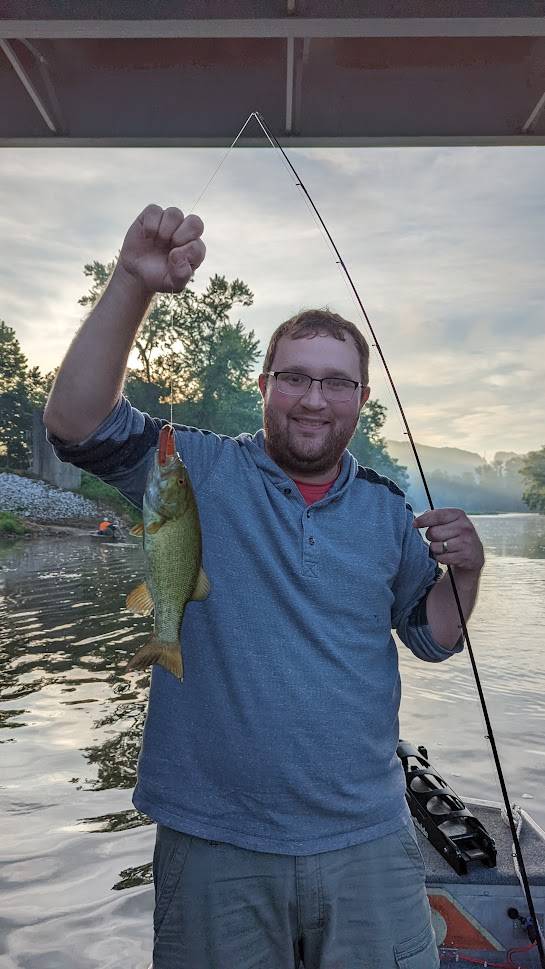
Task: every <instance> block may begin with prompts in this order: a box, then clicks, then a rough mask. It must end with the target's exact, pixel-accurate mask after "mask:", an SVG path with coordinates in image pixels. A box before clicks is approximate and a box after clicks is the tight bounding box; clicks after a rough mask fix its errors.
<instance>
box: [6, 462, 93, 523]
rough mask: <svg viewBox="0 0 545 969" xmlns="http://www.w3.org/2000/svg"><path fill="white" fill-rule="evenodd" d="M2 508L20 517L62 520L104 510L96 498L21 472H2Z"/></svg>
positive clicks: (37, 519)
mask: <svg viewBox="0 0 545 969" xmlns="http://www.w3.org/2000/svg"><path fill="white" fill-rule="evenodd" d="M0 511H11V512H12V513H13V514H14V515H17V517H18V518H32V519H34V520H35V521H38V522H39V521H51V520H52V519H54V520H56V521H59V522H61V521H62V520H63V519H74V518H80V517H81V518H96V517H97V515H100V514H101V513H103V512H104V509H99V508H98V506H97V505H96V504H95V502H93V501H89V499H88V498H83V497H82V496H81V495H76V494H74V493H73V492H72V491H60V490H59V489H58V488H53V487H51V486H50V485H48V484H46V483H45V481H35V480H33V479H32V478H23V477H21V476H20V475H18V474H8V473H7V472H6V473H3V474H0Z"/></svg>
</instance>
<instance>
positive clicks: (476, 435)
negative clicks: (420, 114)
mask: <svg viewBox="0 0 545 969" xmlns="http://www.w3.org/2000/svg"><path fill="white" fill-rule="evenodd" d="M288 156H289V158H290V160H291V161H292V163H293V164H294V165H295V167H296V169H297V171H298V173H299V175H300V177H301V178H302V180H303V182H304V184H305V185H306V187H307V189H308V190H309V191H310V192H311V195H312V197H313V199H314V200H315V203H316V205H317V206H318V208H319V210H320V213H321V215H322V217H323V218H324V220H325V222H326V224H327V226H328V228H329V230H330V232H331V234H332V236H333V238H334V240H335V242H336V244H337V246H338V248H339V250H340V253H341V256H342V258H343V259H344V260H345V262H346V265H347V267H348V270H349V271H350V273H351V275H352V278H353V280H354V283H355V285H356V287H357V290H358V293H359V294H360V298H361V299H362V302H363V305H364V306H365V309H366V311H367V313H368V314H369V318H370V320H371V323H372V326H373V328H374V329H375V331H376V335H377V338H378V340H379V342H380V344H381V346H382V349H383V352H384V354H385V356H386V359H387V361H388V365H389V367H390V369H391V371H392V373H393V375H394V379H395V380H396V384H397V386H398V390H399V393H400V397H401V398H402V400H403V404H404V406H405V407H406V411H407V415H408V417H409V420H410V421H411V420H413V421H414V422H415V431H414V432H413V433H415V436H416V437H417V438H418V439H419V440H422V441H423V442H425V443H430V444H451V445H453V446H460V447H467V448H469V449H470V450H475V451H479V452H481V453H482V452H483V451H484V450H487V451H491V450H492V451H493V450H500V449H507V450H516V451H525V450H528V449H529V448H536V447H539V446H541V444H542V443H543V437H545V435H544V433H543V430H542V428H543V424H544V421H543V416H544V415H543V404H542V401H543V390H542V388H543V386H544V377H545V373H544V371H545V345H544V338H543V337H542V333H543V331H544V326H543V323H544V316H545V274H544V272H543V259H542V255H541V253H542V248H543V245H542V240H543V238H544V235H545V233H544V229H545V206H544V204H543V200H544V194H545V193H544V188H543V180H542V167H543V158H544V149H542V148H534V147H532V148H526V149H524V148H520V149H516V148H446V149H435V148H422V149H420V148H407V149H396V148H370V149H361V148H360V149H340V148H337V149H297V150H289V151H288ZM222 159H223V164H222V165H221V167H220V169H219V171H218V172H217V174H216V175H215V177H214V178H213V179H212V181H211V183H210V184H209V185H208V187H207V188H206V191H205V193H204V196H203V197H202V199H201V201H200V202H199V204H198V205H197V207H196V208H197V211H198V212H199V214H200V215H201V216H202V218H203V219H204V221H205V226H206V228H205V241H206V244H207V258H206V261H205V263H204V264H203V267H202V268H201V270H200V271H199V273H198V274H197V277H196V283H195V285H196V288H197V289H199V288H203V287H204V286H205V285H206V283H207V280H208V278H209V276H210V275H212V274H213V273H215V272H218V273H225V274H226V275H227V277H228V278H234V277H235V276H238V277H239V278H242V279H244V281H245V282H246V283H247V284H248V285H249V286H250V288H251V289H252V290H253V292H254V295H255V302H254V305H253V306H252V307H250V308H248V309H243V310H241V311H240V312H239V313H238V317H239V318H241V319H242V320H243V322H244V324H245V325H246V326H247V327H248V329H254V331H255V333H256V335H257V337H258V338H259V340H260V342H261V348H262V352H263V353H264V352H265V348H266V346H267V343H268V340H269V338H270V335H271V333H272V332H273V330H274V329H275V328H276V326H277V325H278V324H279V323H280V322H282V320H284V319H286V318H287V317H288V316H291V315H292V314H293V313H294V312H296V311H297V310H299V309H301V308H303V307H308V306H320V307H322V306H326V305H328V306H329V307H330V308H331V309H333V310H336V311H337V312H340V313H341V314H342V315H344V316H347V317H348V318H349V319H352V320H354V322H356V323H358V325H360V326H361V328H362V330H363V332H364V333H365V334H366V335H368V330H367V327H366V324H365V321H364V319H363V317H362V314H361V311H360V309H359V307H358V305H357V301H356V300H355V298H354V295H353V294H352V292H351V290H350V287H349V286H348V283H347V281H346V279H345V277H344V275H343V274H342V272H340V270H339V267H338V265H337V264H336V262H335V259H336V257H335V256H334V254H332V251H331V247H330V246H329V244H328V243H327V241H326V240H325V238H324V233H323V231H322V230H321V229H320V228H319V227H318V226H317V223H316V219H315V216H314V215H313V213H312V212H311V211H310V208H309V205H308V202H307V201H306V199H305V196H304V193H303V192H302V190H301V188H300V187H298V186H297V185H296V184H295V180H294V178H293V176H292V175H291V174H290V173H289V171H288V170H287V168H286V165H285V163H284V161H283V160H282V158H281V156H280V155H279V153H277V152H275V151H273V150H272V149H271V148H268V149H267V148H263V149H246V148H244V149H242V148H240V149H239V148H236V149H234V150H232V151H231V152H230V153H229V154H228V155H227V157H225V151H224V150H223V149H188V150H184V149H147V148H138V149H132V148H129V149H98V148H93V149H77V148H69V149H55V148H47V149H38V148H32V149H31V148H29V149H10V148H7V149H3V152H2V173H3V176H2V181H1V183H0V213H1V216H0V230H1V232H2V238H3V241H4V246H5V254H4V258H3V260H2V266H1V270H0V271H1V273H2V276H1V283H2V286H1V293H2V305H1V307H0V317H1V318H2V319H4V320H5V321H6V322H7V323H8V324H9V325H11V326H14V327H15V329H16V331H17V333H18V335H19V339H20V341H21V345H22V347H23V350H24V352H25V353H26V354H27V356H28V357H29V359H30V362H31V363H32V364H38V365H39V366H40V367H41V369H42V370H48V369H51V368H52V367H53V366H55V365H56V364H58V363H59V362H60V360H61V358H62V356H63V354H64V352H65V351H66V349H67V348H68V345H69V343H70V341H71V339H72V336H73V334H74V333H75V332H76V330H77V328H78V327H79V325H80V322H81V320H82V318H83V317H84V316H85V315H86V313H87V310H86V308H84V307H81V306H79V305H78V302H77V300H78V298H79V297H80V296H81V295H83V293H85V292H86V291H87V290H88V288H89V285H88V283H89V281H88V279H86V277H84V275H83V266H84V265H85V263H88V262H92V261H93V260H95V259H97V260H100V261H103V262H107V261H109V260H111V259H112V258H114V257H115V255H116V253H117V252H118V250H119V248H120V246H121V244H122V241H123V237H124V234H125V232H126V230H127V229H128V227H129V225H130V224H131V223H132V221H133V220H134V219H135V218H136V217H137V215H138V214H139V213H140V212H141V211H142V209H143V208H144V207H145V205H147V204H148V203H150V202H155V203H157V204H159V205H161V206H163V207H166V206H167V205H176V206H178V207H180V208H182V209H183V210H184V211H186V212H187V211H190V210H191V209H192V208H193V203H194V202H195V200H196V199H197V198H198V196H199V195H200V193H201V191H202V189H203V188H204V187H205V186H206V185H207V182H208V181H209V179H210V177H211V176H212V175H213V174H214V172H215V170H216V169H217V166H218V165H219V164H220V162H221V161H222ZM371 383H372V388H373V393H377V392H378V394H379V396H380V399H381V400H383V402H384V403H385V404H386V405H387V407H388V424H387V428H388V431H387V434H386V436H387V437H392V438H396V437H399V434H400V425H399V418H398V416H397V412H396V408H395V407H394V402H393V399H392V395H391V391H390V389H389V388H388V385H387V382H386V381H385V377H384V373H383V369H382V365H381V364H380V361H377V360H376V358H375V359H374V360H373V361H372V371H371Z"/></svg>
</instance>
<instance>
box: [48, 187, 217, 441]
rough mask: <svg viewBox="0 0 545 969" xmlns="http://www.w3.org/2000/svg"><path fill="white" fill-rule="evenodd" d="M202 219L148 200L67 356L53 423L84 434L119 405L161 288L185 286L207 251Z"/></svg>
mask: <svg viewBox="0 0 545 969" xmlns="http://www.w3.org/2000/svg"><path fill="white" fill-rule="evenodd" d="M203 229H204V226H203V223H202V221H201V219H199V217H198V216H196V215H189V216H187V218H184V215H183V213H182V212H181V211H180V209H176V208H168V209H165V210H164V211H163V209H161V208H160V207H159V206H158V205H148V206H147V207H146V208H145V209H144V211H143V212H142V213H141V214H140V215H139V216H138V218H137V219H136V220H135V222H133V224H132V226H131V227H130V229H129V230H128V232H127V235H126V236H125V239H124V242H123V245H122V247H121V252H120V254H119V260H118V263H117V265H116V267H115V269H114V272H113V273H112V275H111V277H110V279H109V281H108V285H107V287H106V289H105V290H104V292H103V294H102V296H101V297H100V300H99V301H98V303H97V304H96V305H95V307H94V308H93V310H92V311H91V313H90V314H89V316H88V318H87V320H86V321H85V323H84V324H83V326H82V327H81V328H80V330H79V331H78V333H77V334H76V336H75V337H74V340H73V341H72V344H71V346H70V348H69V350H68V352H67V353H66V356H65V357H64V360H63V362H62V364H61V367H60V369H59V372H58V374H57V377H56V380H55V383H54V385H53V388H52V390H51V393H50V395H49V399H48V402H47V405H46V408H45V411H44V424H45V426H46V427H47V430H48V431H49V432H50V433H51V434H53V435H55V436H56V437H58V438H60V439H61V440H63V441H66V442H68V443H76V442H80V441H83V440H84V439H85V438H86V437H88V436H89V435H90V434H91V433H92V432H93V431H94V430H95V429H96V428H97V427H98V426H99V424H101V423H102V421H103V420H104V419H105V418H106V417H107V416H108V414H109V413H110V412H111V411H112V410H113V408H114V405H115V404H116V402H117V400H119V398H120V396H121V392H122V388H123V380H124V377H125V370H126V367H127V360H128V357H129V353H130V351H131V348H132V345H133V343H134V340H135V337H136V332H137V330H138V327H139V326H140V323H141V322H142V319H143V318H144V316H145V314H146V313H147V312H148V310H149V308H150V303H151V300H152V299H153V297H154V295H155V293H156V292H168V293H170V292H177V293H179V292H181V290H183V289H184V288H185V286H186V285H187V283H188V282H189V280H190V278H191V276H192V274H193V271H194V270H195V269H196V268H197V267H198V266H200V264H201V263H202V261H203V259H204V255H205V251H206V250H205V246H204V243H203V242H202V241H201V239H200V236H201V235H202V232H203Z"/></svg>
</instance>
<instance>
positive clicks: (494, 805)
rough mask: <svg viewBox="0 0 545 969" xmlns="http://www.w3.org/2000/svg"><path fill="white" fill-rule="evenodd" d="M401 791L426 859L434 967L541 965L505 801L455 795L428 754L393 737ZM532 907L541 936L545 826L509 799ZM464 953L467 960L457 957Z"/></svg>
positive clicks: (544, 897) (529, 968) (544, 901)
mask: <svg viewBox="0 0 545 969" xmlns="http://www.w3.org/2000/svg"><path fill="white" fill-rule="evenodd" d="M397 753H398V756H399V757H400V758H401V761H402V763H403V767H404V769H405V776H406V781H407V788H406V796H407V802H408V804H409V808H410V811H411V814H412V817H413V821H414V826H415V830H416V835H417V839H418V843H419V847H420V850H421V852H422V856H423V859H424V863H425V866H426V892H427V895H428V899H429V903H430V908H431V913H432V922H433V928H434V931H435V936H436V940H437V946H438V950H439V955H440V958H441V967H442V969H443V967H445V969H446V967H450V966H459V967H460V966H464V965H466V966H469V965H478V966H495V965H498V966H506V967H507V966H511V967H517V966H520V967H521V969H534V967H535V969H540V966H541V963H540V958H539V951H538V948H537V944H536V928H535V926H534V924H533V921H532V919H531V918H530V915H529V912H528V905H527V901H526V896H525V893H524V888H523V883H522V879H521V875H520V870H519V865H518V861H517V856H516V852H515V848H514V844H513V837H512V833H511V827H510V824H509V820H508V817H507V812H506V810H505V807H504V805H502V804H500V803H499V802H496V801H489V800H481V799H478V798H473V797H468V798H461V797H458V795H457V794H455V792H454V791H453V790H452V788H451V787H449V785H448V784H447V783H446V782H445V781H444V780H443V778H442V777H440V775H439V774H438V773H437V771H435V770H434V768H433V767H432V765H431V764H430V762H429V761H428V755H427V750H426V749H425V748H424V747H418V748H415V747H414V746H413V745H412V744H410V743H407V742H406V741H403V740H400V742H399V746H398V749H397ZM511 813H512V815H513V821H514V823H515V826H516V831H517V836H518V839H519V843H520V849H521V852H522V857H523V860H524V867H525V868H526V874H527V876H528V882H529V884H530V889H531V894H532V899H533V904H534V908H535V914H536V918H537V921H538V925H539V928H540V930H541V933H542V936H541V937H542V939H543V938H544V936H543V932H544V912H545V831H543V829H542V828H541V827H540V826H539V825H538V824H537V822H536V821H535V820H534V819H533V818H532V817H531V816H530V815H529V814H528V813H527V812H526V811H524V810H523V809H522V808H521V807H520V806H518V805H516V804H512V805H511ZM464 960H467V961H464Z"/></svg>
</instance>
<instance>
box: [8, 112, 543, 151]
mask: <svg viewBox="0 0 545 969" xmlns="http://www.w3.org/2000/svg"><path fill="white" fill-rule="evenodd" d="M256 110H258V109H257V107H256ZM232 140H233V138H232V134H229V135H228V136H225V137H210V138H206V137H202V136H195V137H180V138H160V137H159V138H148V137H146V136H145V135H143V136H142V137H139V138H108V137H97V138H79V137H74V138H70V137H66V136H64V135H59V136H57V137H56V138H51V137H36V138H23V137H21V138H20V137H13V138H12V137H0V148H228V147H229V146H230V145H231V143H232ZM280 141H281V142H282V147H286V148H333V149H334V148H360V147H365V148H392V147H393V148H450V147H452V148H455V147H462V148H465V147H467V148H470V147H477V148H478V147H483V148H493V147H497V146H499V145H507V146H514V145H518V146H524V147H528V146H531V145H545V135H534V134H527V135H452V136H450V135H444V136H443V135H433V136H432V135H422V136H418V135H414V136H413V135H407V136H403V137H401V136H400V137H396V136H393V135H391V136H385V137H383V138H370V137H364V136H361V137H360V136H354V137H344V136H341V137H338V136H337V135H329V136H327V135H326V136H324V137H310V136H301V135H288V136H280ZM237 147H240V148H262V147H263V138H241V139H240V141H239V142H237Z"/></svg>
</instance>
